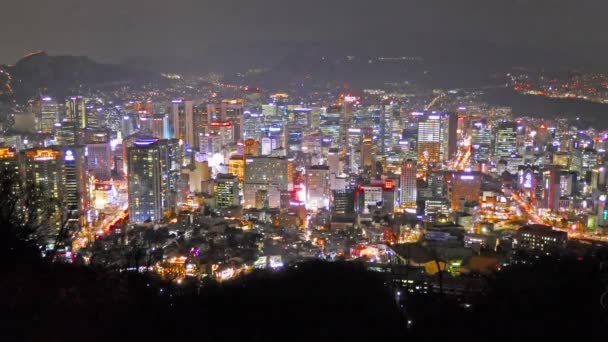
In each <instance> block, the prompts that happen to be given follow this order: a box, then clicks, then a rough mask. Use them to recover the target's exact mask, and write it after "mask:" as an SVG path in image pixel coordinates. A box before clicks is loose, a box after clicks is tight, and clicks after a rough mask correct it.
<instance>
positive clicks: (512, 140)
mask: <svg viewBox="0 0 608 342" xmlns="http://www.w3.org/2000/svg"><path fill="white" fill-rule="evenodd" d="M515 153H517V124H516V123H515V122H500V123H499V124H498V125H497V126H496V135H495V139H494V158H495V159H496V160H500V159H501V158H508V157H510V156H511V155H513V154H515Z"/></svg>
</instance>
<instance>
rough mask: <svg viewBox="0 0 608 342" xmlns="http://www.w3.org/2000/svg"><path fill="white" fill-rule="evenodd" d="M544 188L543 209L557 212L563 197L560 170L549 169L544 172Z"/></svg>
mask: <svg viewBox="0 0 608 342" xmlns="http://www.w3.org/2000/svg"><path fill="white" fill-rule="evenodd" d="M543 186H544V187H543V200H542V206H543V208H545V209H549V210H552V211H554V212H557V211H558V209H559V198H560V195H561V189H560V172H559V170H558V169H556V168H548V169H547V170H545V171H544V172H543Z"/></svg>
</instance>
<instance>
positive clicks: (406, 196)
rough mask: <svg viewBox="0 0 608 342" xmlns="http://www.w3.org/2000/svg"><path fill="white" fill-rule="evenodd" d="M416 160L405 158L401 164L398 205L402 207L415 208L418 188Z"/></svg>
mask: <svg viewBox="0 0 608 342" xmlns="http://www.w3.org/2000/svg"><path fill="white" fill-rule="evenodd" d="M416 168H417V166H416V161H413V160H411V159H408V160H406V161H405V162H404V163H403V164H402V165H401V177H400V190H401V194H400V197H399V198H400V201H399V203H400V205H401V207H402V208H410V209H411V208H416V201H417V200H418V188H417V184H416V182H417V180H416Z"/></svg>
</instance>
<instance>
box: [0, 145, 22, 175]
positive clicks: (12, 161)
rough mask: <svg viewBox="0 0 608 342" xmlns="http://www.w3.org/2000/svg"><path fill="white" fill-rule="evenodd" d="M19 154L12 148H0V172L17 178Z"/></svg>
mask: <svg viewBox="0 0 608 342" xmlns="http://www.w3.org/2000/svg"><path fill="white" fill-rule="evenodd" d="M19 165H20V163H19V153H17V150H16V149H15V148H14V147H0V172H8V173H9V174H13V175H15V176H19V175H20V173H19Z"/></svg>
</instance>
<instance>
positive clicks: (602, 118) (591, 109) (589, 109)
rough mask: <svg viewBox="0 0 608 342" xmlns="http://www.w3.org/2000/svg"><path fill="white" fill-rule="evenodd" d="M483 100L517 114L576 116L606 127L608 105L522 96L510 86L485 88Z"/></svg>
mask: <svg viewBox="0 0 608 342" xmlns="http://www.w3.org/2000/svg"><path fill="white" fill-rule="evenodd" d="M482 99H483V100H485V101H486V102H488V103H489V104H490V105H493V106H508V107H511V108H512V109H513V114H515V115H516V116H533V117H542V118H555V117H565V118H569V119H573V120H574V119H575V118H576V117H579V118H580V120H581V121H582V123H583V124H587V125H592V126H596V127H597V128H601V129H607V128H608V104H601V103H593V102H587V101H583V100H575V99H555V98H550V97H542V96H534V95H522V94H519V93H517V92H516V91H514V90H512V89H511V88H497V89H491V90H487V91H485V94H484V96H483V97H482Z"/></svg>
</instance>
